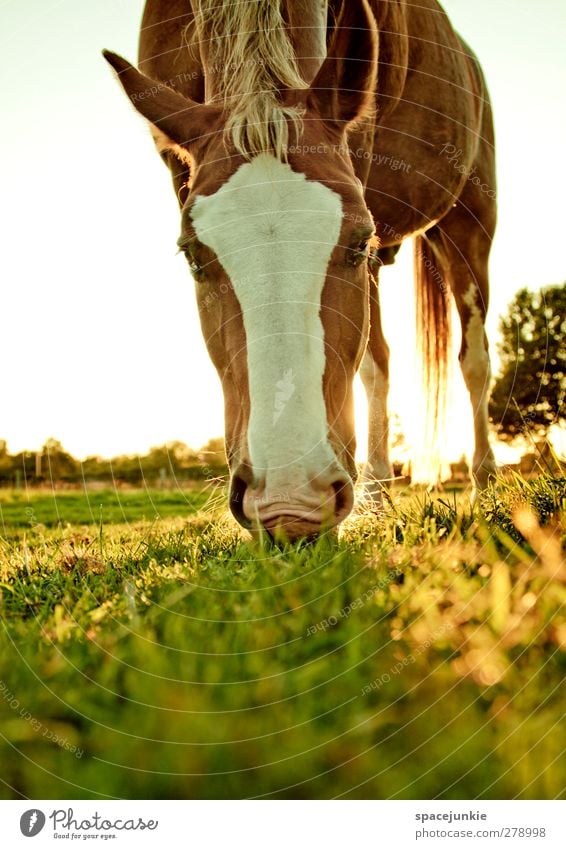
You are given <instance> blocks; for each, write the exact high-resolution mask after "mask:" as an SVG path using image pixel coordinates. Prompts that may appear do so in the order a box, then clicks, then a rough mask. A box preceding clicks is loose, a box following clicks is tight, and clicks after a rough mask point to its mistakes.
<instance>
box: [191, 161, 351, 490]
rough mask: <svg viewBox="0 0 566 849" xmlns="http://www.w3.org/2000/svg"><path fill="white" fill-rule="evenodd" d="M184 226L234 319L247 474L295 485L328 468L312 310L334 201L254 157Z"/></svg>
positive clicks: (318, 332)
mask: <svg viewBox="0 0 566 849" xmlns="http://www.w3.org/2000/svg"><path fill="white" fill-rule="evenodd" d="M191 217H192V221H193V225H194V227H195V230H196V234H197V237H198V239H199V240H200V241H201V242H202V243H203V244H205V245H207V246H208V247H209V248H210V249H211V250H213V251H214V253H215V254H216V256H217V258H218V261H219V262H220V263H221V265H222V266H223V268H224V270H225V271H226V273H227V275H228V276H229V278H230V281H231V283H232V286H233V288H234V292H235V294H236V297H237V299H238V301H239V304H240V307H241V309H242V315H243V321H244V328H245V331H246V346H247V361H248V380H249V389H250V404H251V410H250V419H249V428H248V446H249V451H250V455H251V457H250V459H251V461H252V465H253V468H254V472H255V473H256V475H260V476H264V475H268V476H269V478H270V480H268V486H269V488H272V487H273V486H276V485H277V481H278V480H280V481H283V482H284V483H285V484H286V485H288V486H292V485H293V484H294V483H296V484H298V485H300V484H301V483H303V482H305V481H306V479H307V478H308V475H309V474H310V473H311V471H314V472H320V471H324V469H325V468H327V467H328V465H329V464H330V463H331V462H333V460H334V453H333V451H332V449H331V448H330V445H329V442H328V424H327V417H326V407H325V403H324V396H323V387H322V379H323V374H324V368H325V356H324V331H323V326H322V322H321V319H320V305H321V296H322V289H323V286H324V282H325V279H326V272H327V268H328V262H329V260H330V256H331V254H332V251H333V250H334V248H335V246H336V244H337V242H338V238H339V235H340V230H341V226H342V200H341V198H340V195H338V194H336V193H335V192H333V191H332V190H331V189H329V188H327V187H326V186H323V185H322V184H321V183H316V182H309V181H308V180H307V179H306V177H305V175H304V174H298V173H295V172H294V171H293V170H292V169H291V168H290V166H289V165H286V164H283V163H282V162H280V161H278V160H277V159H275V157H273V156H270V155H268V154H262V155H260V156H257V157H255V158H254V159H253V160H252V161H251V162H249V163H246V164H245V165H242V166H241V167H240V168H239V169H238V171H236V173H235V174H234V175H233V176H232V177H231V178H230V180H228V182H227V183H225V184H224V185H223V186H222V188H221V189H219V190H218V191H217V192H216V193H215V194H213V195H210V196H200V197H197V199H196V201H195V203H194V205H193V208H192V216H191Z"/></svg>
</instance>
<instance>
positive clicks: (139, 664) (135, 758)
mask: <svg viewBox="0 0 566 849" xmlns="http://www.w3.org/2000/svg"><path fill="white" fill-rule="evenodd" d="M565 507H566V482H565V481H564V480H561V481H560V480H552V479H550V478H539V479H537V480H533V481H531V482H525V481H522V480H521V479H519V478H515V479H514V480H512V481H507V482H504V481H500V482H499V483H498V484H497V485H496V486H495V487H494V488H493V489H491V490H489V491H488V492H487V493H485V494H484V495H483V497H482V499H481V503H480V504H476V506H475V507H474V508H472V507H471V506H470V503H469V497H468V496H467V495H466V494H465V493H464V494H459V495H455V494H448V493H439V494H436V495H433V496H431V495H428V494H425V493H420V494H419V493H417V494H415V493H411V492H409V493H402V492H399V493H395V495H394V497H393V499H392V502H391V504H389V505H388V507H387V509H386V510H385V511H384V512H383V513H381V514H374V513H370V512H368V513H365V514H361V515H359V516H358V517H357V518H355V519H354V520H352V521H349V522H348V524H347V526H346V527H345V528H344V530H343V533H342V535H341V537H340V539H336V538H334V537H329V538H323V539H321V540H319V541H318V542H317V543H316V544H311V545H306V544H302V545H301V544H297V545H293V546H283V547H278V548H275V547H270V546H268V545H267V544H260V543H257V542H250V541H249V540H247V539H245V535H244V534H243V532H242V533H241V532H240V531H239V529H238V528H237V526H236V525H235V524H234V523H233V521H232V520H231V519H229V518H228V517H227V516H226V514H225V512H224V509H223V504H222V500H221V499H220V497H219V496H217V497H215V498H213V499H212V501H211V499H210V498H209V493H207V492H197V491H191V492H180V491H179V492H174V491H173V492H169V491H167V492H165V491H143V490H139V491H129V492H120V491H100V492H98V491H97V492H90V493H88V494H87V493H84V492H61V493H59V492H57V493H50V492H48V491H44V492H39V493H31V492H30V493H27V494H26V493H23V492H21V491H19V492H16V491H0V536H1V539H0V588H1V601H0V603H1V612H2V629H1V637H0V642H1V645H0V756H1V762H2V770H1V773H0V781H1V784H0V788H1V790H0V795H1V796H2V797H3V798H20V797H31V798H99V797H102V798H115V797H119V798H144V797H145V798H172V799H175V798H210V797H213V798H241V797H272V798H308V799H312V798H317V799H318V798H334V797H340V798H382V799H402V798H405V799H406V798H443V799H459V798H469V799H476V798H481V799H489V798H525V799H527V798H543V799H549V798H558V797H559V798H564V797H565V795H566V793H565V787H566V758H564V757H563V754H564V750H565V748H566V726H565V724H564V706H565V696H564V688H563V682H564V673H565V670H566V660H565V653H564V649H565V647H566V624H565V620H564V616H563V613H564V607H563V606H564V601H565V599H566V586H565V585H566V565H565V563H564V560H563V546H564V541H565V524H564V512H563V510H564V508H565Z"/></svg>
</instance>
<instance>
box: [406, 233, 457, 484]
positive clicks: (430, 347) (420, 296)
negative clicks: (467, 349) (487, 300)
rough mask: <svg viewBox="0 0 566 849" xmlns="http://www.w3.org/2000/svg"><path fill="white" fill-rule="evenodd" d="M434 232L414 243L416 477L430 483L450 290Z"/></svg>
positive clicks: (435, 471)
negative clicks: (419, 425) (419, 401)
mask: <svg viewBox="0 0 566 849" xmlns="http://www.w3.org/2000/svg"><path fill="white" fill-rule="evenodd" d="M436 232H437V231H435V230H434V229H432V230H430V231H429V232H428V233H427V234H426V235H421V236H417V237H416V239H415V244H414V261H415V290H416V291H415V295H416V319H417V350H418V352H419V357H420V364H421V370H422V371H421V377H422V387H423V402H424V413H425V422H424V429H423V431H422V434H423V448H424V449H425V451H426V457H427V462H426V463H425V464H424V466H425V469H426V470H425V469H423V471H422V472H421V475H420V477H423V478H424V477H426V478H428V480H429V482H434V483H437V482H438V479H439V477H440V463H441V454H442V452H441V442H440V434H441V430H442V425H443V423H444V418H445V412H446V395H447V387H448V373H449V361H450V357H449V354H450V350H451V327H450V292H449V287H448V283H447V280H446V275H445V273H444V271H443V269H442V267H441V265H440V263H439V262H438V260H437V259H436V257H435V254H434V252H433V249H432V244H431V242H432V241H433V240H434V235H435V233H436ZM417 477H419V476H418V475H417ZM431 478H432V479H433V480H431Z"/></svg>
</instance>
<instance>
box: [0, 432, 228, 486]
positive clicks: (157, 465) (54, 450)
mask: <svg viewBox="0 0 566 849" xmlns="http://www.w3.org/2000/svg"><path fill="white" fill-rule="evenodd" d="M226 472H227V467H226V459H225V455H224V440H223V439H220V438H219V439H211V440H210V441H209V442H208V443H207V444H206V445H205V446H204V447H203V448H201V449H200V450H199V451H194V450H193V449H191V448H189V447H188V446H187V445H185V444H184V443H183V442H168V443H166V444H165V445H161V446H158V447H155V448H151V449H150V450H149V451H148V452H147V454H143V455H130V454H128V455H121V456H119V457H113V458H112V459H110V460H107V459H104V458H103V457H98V456H92V457H87V458H86V460H83V461H80V460H77V459H75V457H73V456H72V455H71V454H69V453H68V452H67V451H65V449H64V448H63V446H62V445H61V443H60V442H59V441H58V440H57V439H52V438H50V439H48V440H47V441H46V442H45V444H44V445H43V447H42V448H41V450H39V451H20V452H19V453H18V454H10V453H9V451H8V446H7V443H6V441H5V440H3V439H0V486H16V487H18V486H23V485H24V484H25V485H28V486H29V485H39V484H44V485H45V484H51V483H63V484H69V485H72V484H82V483H83V482H84V481H86V482H92V481H100V482H106V483H109V484H112V485H119V484H129V485H131V486H139V485H141V484H144V483H145V484H150V485H152V486H156V485H157V486H159V485H160V484H161V485H165V484H172V483H175V482H177V483H183V482H190V481H199V480H206V479H207V478H214V477H219V476H222V475H225V474H226Z"/></svg>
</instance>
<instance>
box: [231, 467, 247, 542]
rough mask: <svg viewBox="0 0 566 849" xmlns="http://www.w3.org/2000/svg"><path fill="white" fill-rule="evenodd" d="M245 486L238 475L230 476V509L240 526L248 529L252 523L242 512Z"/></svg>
mask: <svg viewBox="0 0 566 849" xmlns="http://www.w3.org/2000/svg"><path fill="white" fill-rule="evenodd" d="M247 488H248V485H247V483H246V482H245V480H243V478H241V477H239V476H238V475H234V476H233V477H232V480H231V482H230V510H231V511H232V515H233V516H234V518H235V519H236V521H238V522H239V523H240V525H242V527H244V528H247V529H249V528H251V526H252V523H251V522H250V520H249V519H248V517H247V516H246V514H245V513H244V496H245V494H246V489H247Z"/></svg>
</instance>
